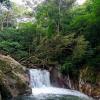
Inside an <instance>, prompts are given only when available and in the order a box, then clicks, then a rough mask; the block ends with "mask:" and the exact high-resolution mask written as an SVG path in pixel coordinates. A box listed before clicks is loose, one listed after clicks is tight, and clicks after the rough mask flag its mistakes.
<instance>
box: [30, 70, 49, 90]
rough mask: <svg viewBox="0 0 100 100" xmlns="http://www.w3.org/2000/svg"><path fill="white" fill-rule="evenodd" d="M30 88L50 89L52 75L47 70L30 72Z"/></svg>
mask: <svg viewBox="0 0 100 100" xmlns="http://www.w3.org/2000/svg"><path fill="white" fill-rule="evenodd" d="M30 86H31V87H32V88H40V87H50V74H49V72H48V71H46V70H43V71H42V70H37V69H31V70H30Z"/></svg>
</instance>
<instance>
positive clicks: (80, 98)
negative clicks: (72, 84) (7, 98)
mask: <svg viewBox="0 0 100 100" xmlns="http://www.w3.org/2000/svg"><path fill="white" fill-rule="evenodd" d="M29 74H30V87H31V88H32V94H31V95H30V96H18V97H16V98H14V99H13V100H92V99H91V98H89V97H88V96H87V95H85V94H83V93H81V92H78V91H75V90H71V89H64V88H57V87H53V86H52V85H51V83H50V73H49V72H48V71H47V70H41V69H30V70H29Z"/></svg>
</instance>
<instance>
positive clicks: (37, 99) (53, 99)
mask: <svg viewBox="0 0 100 100" xmlns="http://www.w3.org/2000/svg"><path fill="white" fill-rule="evenodd" d="M12 100H92V99H87V98H84V97H83V98H82V97H78V96H72V95H67V96H66V95H37V96H18V97H16V98H14V99H12Z"/></svg>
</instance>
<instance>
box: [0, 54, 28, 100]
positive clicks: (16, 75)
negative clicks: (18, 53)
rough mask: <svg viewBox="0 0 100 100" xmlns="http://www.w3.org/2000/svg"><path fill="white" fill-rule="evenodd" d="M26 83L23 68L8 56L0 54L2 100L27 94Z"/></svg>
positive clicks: (0, 90) (26, 77) (26, 79)
mask: <svg viewBox="0 0 100 100" xmlns="http://www.w3.org/2000/svg"><path fill="white" fill-rule="evenodd" d="M28 81H29V80H28V75H27V74H26V68H25V67H24V66H22V65H21V64H19V63H18V62H17V61H15V60H14V59H13V58H11V57H10V56H9V55H8V56H4V55H1V54H0V93H1V97H2V98H3V99H4V100H6V99H7V98H11V97H15V96H17V95H23V94H26V93H29V92H30V88H29V85H28Z"/></svg>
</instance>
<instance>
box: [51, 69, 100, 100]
mask: <svg viewBox="0 0 100 100" xmlns="http://www.w3.org/2000/svg"><path fill="white" fill-rule="evenodd" d="M55 73H56V74H55ZM51 81H52V84H53V85H54V86H58V87H63V88H69V89H74V90H78V91H80V92H82V93H84V94H86V95H88V96H91V97H93V98H95V99H96V100H99V99H100V72H98V73H97V72H95V71H94V70H92V69H89V68H88V67H85V68H84V69H81V70H80V72H79V73H78V76H77V79H75V78H74V76H73V77H70V75H62V74H61V73H60V72H59V71H58V70H57V69H55V68H54V69H52V70H51Z"/></svg>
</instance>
